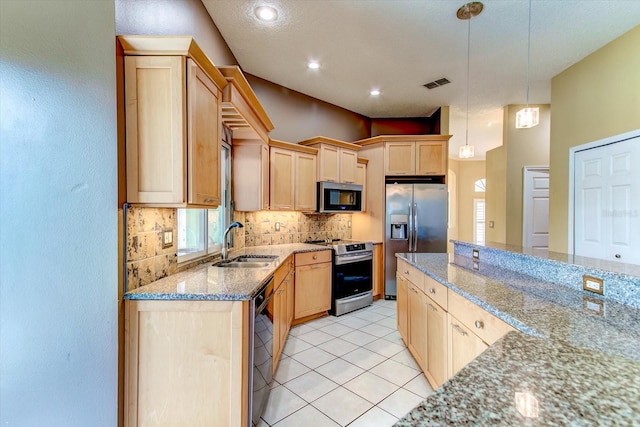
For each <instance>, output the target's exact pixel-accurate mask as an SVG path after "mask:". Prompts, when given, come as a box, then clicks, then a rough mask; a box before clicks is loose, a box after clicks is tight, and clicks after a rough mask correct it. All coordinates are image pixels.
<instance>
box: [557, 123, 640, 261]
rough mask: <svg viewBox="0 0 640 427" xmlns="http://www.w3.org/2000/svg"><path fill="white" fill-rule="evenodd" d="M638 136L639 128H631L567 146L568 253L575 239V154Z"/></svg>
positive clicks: (570, 251) (571, 250)
mask: <svg viewBox="0 0 640 427" xmlns="http://www.w3.org/2000/svg"><path fill="white" fill-rule="evenodd" d="M639 136H640V129H636V130H632V131H630V132H624V133H621V134H618V135H613V136H609V137H607V138H603V139H599V140H597V141H592V142H588V143H586V144H582V145H577V146H575V147H571V148H569V209H568V212H567V214H568V216H569V218H568V223H567V225H568V233H567V252H568V253H569V254H574V253H575V244H576V243H575V241H574V231H573V227H574V225H575V224H574V220H573V219H574V212H575V203H576V199H575V185H576V183H575V177H574V175H575V155H576V153H578V152H580V151H585V150H590V149H592V148H598V147H602V146H604V145H611V144H615V143H616V142H622V141H626V140H627V139H632V138H637V137H639Z"/></svg>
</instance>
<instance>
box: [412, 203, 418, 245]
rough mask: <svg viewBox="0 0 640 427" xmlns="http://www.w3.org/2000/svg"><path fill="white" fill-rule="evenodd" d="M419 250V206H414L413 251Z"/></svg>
mask: <svg viewBox="0 0 640 427" xmlns="http://www.w3.org/2000/svg"><path fill="white" fill-rule="evenodd" d="M417 250H418V204H417V203H414V204H413V251H414V252H416V251H417Z"/></svg>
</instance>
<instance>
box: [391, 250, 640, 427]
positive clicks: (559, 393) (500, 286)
mask: <svg viewBox="0 0 640 427" xmlns="http://www.w3.org/2000/svg"><path fill="white" fill-rule="evenodd" d="M397 256H398V257H399V258H401V259H404V260H405V261H407V262H409V263H410V264H412V265H413V266H415V267H416V268H418V269H419V270H421V271H423V272H425V273H426V274H427V275H428V276H430V277H432V278H433V279H434V280H436V281H438V282H440V283H442V284H444V285H445V286H447V287H448V288H450V289H452V290H453V291H454V292H457V293H459V294H461V295H462V296H464V297H465V298H467V299H469V300H470V301H472V302H474V303H475V304H477V305H479V306H481V307H482V308H484V309H485V310H487V311H489V312H490V313H492V314H493V315H495V316H496V317H498V318H500V319H502V320H504V321H505V322H506V323H508V324H510V325H511V326H513V327H514V328H516V329H517V331H516V332H511V333H509V334H507V335H506V336H505V337H503V338H502V339H501V340H499V341H497V342H496V343H495V344H494V345H492V346H491V347H490V348H489V349H488V350H486V351H485V352H484V353H482V354H481V355H480V356H479V357H478V358H476V359H475V360H474V361H473V362H472V363H470V364H469V365H468V366H467V367H465V368H464V369H463V370H461V371H460V372H459V373H458V374H456V375H455V376H454V377H452V378H451V379H449V380H448V381H447V382H446V383H445V384H444V385H443V386H442V387H440V388H439V389H438V390H437V392H436V393H435V394H434V395H432V396H430V397H429V398H428V399H427V400H425V401H424V402H423V403H422V404H421V405H419V406H418V407H416V408H415V409H414V410H413V411H412V412H410V413H409V414H408V415H407V416H406V417H404V418H403V419H401V420H400V421H399V422H398V423H397V424H396V425H397V426H403V427H404V426H415V425H419V426H432V425H433V426H435V425H457V424H465V423H466V424H471V425H550V424H551V425H553V424H556V425H557V424H560V425H567V424H569V425H613V424H615V425H640V310H639V309H638V308H635V307H632V306H628V305H624V304H619V303H616V302H614V301H607V300H604V299H602V298H599V297H596V296H591V295H586V294H585V293H584V292H581V291H576V290H574V289H571V288H566V287H564V286H560V285H554V284H551V283H548V282H544V281H542V280H540V279H535V278H533V277H530V276H527V275H525V274H521V273H518V272H514V271H511V270H505V269H501V268H499V267H495V266H490V265H482V264H481V265H480V266H479V270H478V271H474V270H473V264H472V261H471V260H470V259H468V258H466V257H457V256H456V257H454V256H453V255H447V254H415V253H412V254H397ZM450 261H455V263H456V264H458V265H454V264H451V263H450ZM593 306H595V307H597V310H595V311H594V310H593ZM589 307H591V308H589ZM527 408H528V409H529V410H531V411H533V410H534V409H536V410H537V417H533V416H532V417H525V416H524V415H522V414H521V412H519V411H524V412H526V411H525V409H527ZM530 415H531V414H530Z"/></svg>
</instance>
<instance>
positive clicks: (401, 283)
mask: <svg viewBox="0 0 640 427" xmlns="http://www.w3.org/2000/svg"><path fill="white" fill-rule="evenodd" d="M408 292H409V290H408V289H407V280H406V279H405V278H404V277H403V276H402V275H401V274H396V307H397V310H398V332H399V333H400V336H401V337H402V339H403V340H404V343H405V345H407V346H408V345H409V333H408V332H409V296H408Z"/></svg>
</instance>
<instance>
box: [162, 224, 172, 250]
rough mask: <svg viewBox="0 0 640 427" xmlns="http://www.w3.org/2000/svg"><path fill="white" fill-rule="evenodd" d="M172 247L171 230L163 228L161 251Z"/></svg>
mask: <svg viewBox="0 0 640 427" xmlns="http://www.w3.org/2000/svg"><path fill="white" fill-rule="evenodd" d="M171 246H173V228H165V229H164V230H162V249H166V248H170V247H171Z"/></svg>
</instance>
